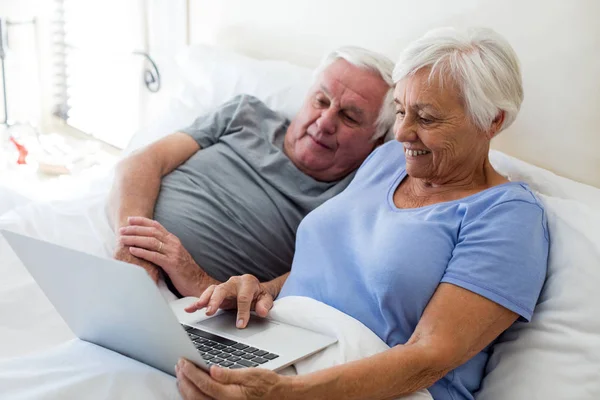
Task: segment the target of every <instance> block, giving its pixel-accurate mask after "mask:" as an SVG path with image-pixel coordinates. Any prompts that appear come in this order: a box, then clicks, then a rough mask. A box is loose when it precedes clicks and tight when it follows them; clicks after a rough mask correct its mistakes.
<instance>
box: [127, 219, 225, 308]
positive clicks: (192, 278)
mask: <svg viewBox="0 0 600 400" xmlns="http://www.w3.org/2000/svg"><path fill="white" fill-rule="evenodd" d="M127 222H129V225H128V226H124V227H122V228H121V229H119V234H120V235H121V236H120V238H119V242H120V244H121V245H122V246H130V247H129V252H130V253H131V254H132V255H133V256H135V257H137V258H139V259H142V260H146V261H148V262H151V263H153V264H156V265H158V266H159V267H161V268H162V269H163V270H164V271H165V272H166V273H167V274H168V275H169V277H170V278H171V281H172V282H173V285H175V287H176V288H177V290H178V291H179V293H181V294H182V295H183V296H197V295H198V294H199V293H202V292H203V291H204V290H205V289H206V288H207V287H208V286H209V285H212V284H218V283H219V281H217V280H215V279H212V278H211V277H210V276H208V275H207V274H206V273H205V272H204V271H203V270H202V268H200V266H199V265H198V264H196V262H195V261H194V259H193V258H192V256H191V255H190V253H189V252H188V251H187V250H186V249H185V247H183V245H182V244H181V241H180V240H179V238H177V236H175V235H173V234H172V233H170V232H169V231H167V230H166V229H165V228H164V227H163V226H162V225H161V224H160V223H158V222H157V221H154V220H152V219H149V218H145V217H129V218H128V219H127Z"/></svg>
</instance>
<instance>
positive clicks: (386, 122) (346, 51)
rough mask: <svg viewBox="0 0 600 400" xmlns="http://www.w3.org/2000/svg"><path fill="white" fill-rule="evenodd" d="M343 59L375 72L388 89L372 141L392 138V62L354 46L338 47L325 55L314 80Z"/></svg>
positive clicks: (380, 55)
mask: <svg viewBox="0 0 600 400" xmlns="http://www.w3.org/2000/svg"><path fill="white" fill-rule="evenodd" d="M339 59H343V60H346V61H347V62H349V63H350V64H352V65H354V66H355V67H358V68H361V69H364V70H367V71H371V72H375V73H377V74H379V76H381V78H382V79H383V80H384V81H385V83H387V84H388V85H389V87H390V89H389V90H388V91H387V93H386V95H385V97H384V98H383V103H382V104H381V109H380V110H379V116H378V117H377V121H376V123H375V134H374V135H373V140H377V139H379V138H381V137H385V136H387V138H386V139H389V138H391V137H392V126H393V125H394V118H395V114H396V111H395V106H394V81H393V79H392V72H393V70H394V62H393V61H392V60H390V59H389V58H388V57H386V56H384V55H383V54H380V53H377V52H374V51H371V50H367V49H364V48H362V47H356V46H344V47H340V48H338V49H336V50H334V51H332V52H331V53H329V54H327V55H326V56H325V57H324V58H323V59H322V60H321V63H320V64H319V66H318V67H317V68H316V69H315V71H314V77H315V78H316V77H317V76H319V75H320V74H321V72H323V70H325V68H327V67H328V66H330V65H331V64H332V63H333V62H334V61H336V60H339Z"/></svg>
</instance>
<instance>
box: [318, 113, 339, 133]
mask: <svg viewBox="0 0 600 400" xmlns="http://www.w3.org/2000/svg"><path fill="white" fill-rule="evenodd" d="M337 123H338V121H337V113H336V112H335V110H333V109H331V108H329V109H327V110H323V112H322V113H321V116H320V117H319V119H317V127H318V128H319V130H320V131H321V132H322V133H323V134H326V135H332V134H334V133H335V131H336V130H337Z"/></svg>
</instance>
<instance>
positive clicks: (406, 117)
mask: <svg viewBox="0 0 600 400" xmlns="http://www.w3.org/2000/svg"><path fill="white" fill-rule="evenodd" d="M429 72H430V70H429V69H422V70H420V71H417V73H416V74H414V75H413V76H410V77H407V78H405V79H403V80H401V81H399V82H398V83H397V84H396V87H395V90H394V100H395V103H396V121H395V123H394V134H395V136H396V140H398V141H399V142H402V143H403V144H404V154H405V156H406V170H407V173H408V175H410V176H411V177H413V178H420V179H423V180H425V181H427V182H429V183H432V184H438V185H443V184H447V183H452V182H460V181H461V180H464V179H467V178H468V177H469V176H470V175H472V174H473V172H474V171H477V170H478V167H480V166H481V167H482V166H483V162H484V160H485V157H486V155H487V152H488V150H489V142H490V139H491V136H492V135H491V133H486V132H483V131H481V130H480V129H479V128H478V127H477V126H476V125H475V124H474V123H473V122H472V121H471V118H469V116H468V115H467V113H466V110H465V107H464V104H463V101H462V99H461V97H460V91H459V90H458V88H457V87H456V85H455V84H454V83H453V82H451V81H450V80H449V79H445V80H444V85H443V86H442V85H441V84H440V82H439V79H437V78H432V79H429ZM480 164H481V165H480Z"/></svg>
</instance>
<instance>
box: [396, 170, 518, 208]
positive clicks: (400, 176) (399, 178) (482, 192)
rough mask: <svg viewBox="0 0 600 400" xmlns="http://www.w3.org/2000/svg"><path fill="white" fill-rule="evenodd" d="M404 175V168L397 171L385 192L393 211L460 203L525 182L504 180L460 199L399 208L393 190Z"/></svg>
mask: <svg viewBox="0 0 600 400" xmlns="http://www.w3.org/2000/svg"><path fill="white" fill-rule="evenodd" d="M406 175H407V174H406V168H402V169H401V170H400V171H399V173H398V175H397V176H396V178H395V179H394V180H393V181H392V185H391V186H390V188H389V189H388V192H387V203H388V206H389V207H390V209H391V210H392V211H394V212H410V211H421V210H427V209H430V208H433V207H437V206H440V205H451V204H455V203H460V202H464V201H468V200H470V199H475V198H477V197H479V196H482V195H483V194H484V193H489V192H490V191H493V190H497V189H501V188H505V187H510V186H521V187H523V185H524V184H525V182H521V181H516V182H506V183H501V184H500V185H496V186H492V187H491V188H488V189H485V190H482V191H481V192H477V193H474V194H471V195H469V196H465V197H461V198H460V199H456V200H448V201H442V202H440V203H434V204H429V205H426V206H422V207H413V208H400V207H397V206H396V204H394V192H395V191H396V188H397V187H398V186H399V185H400V183H401V182H402V181H403V180H404V178H405V177H406Z"/></svg>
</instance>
